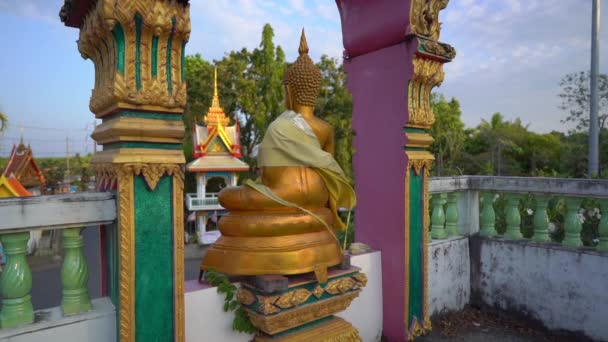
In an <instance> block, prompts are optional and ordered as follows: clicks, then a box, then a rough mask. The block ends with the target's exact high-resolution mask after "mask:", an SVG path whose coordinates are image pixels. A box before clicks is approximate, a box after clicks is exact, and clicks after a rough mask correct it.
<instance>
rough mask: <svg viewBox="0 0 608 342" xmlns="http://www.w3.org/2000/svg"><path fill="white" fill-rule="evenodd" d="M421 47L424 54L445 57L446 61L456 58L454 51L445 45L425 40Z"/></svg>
mask: <svg viewBox="0 0 608 342" xmlns="http://www.w3.org/2000/svg"><path fill="white" fill-rule="evenodd" d="M422 46H423V47H424V49H425V50H426V52H428V53H431V54H434V55H437V56H441V57H445V58H447V59H454V57H456V49H454V48H453V47H452V46H451V45H449V44H446V43H441V42H436V41H433V40H425V41H424V43H422Z"/></svg>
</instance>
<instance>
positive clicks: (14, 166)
mask: <svg viewBox="0 0 608 342" xmlns="http://www.w3.org/2000/svg"><path fill="white" fill-rule="evenodd" d="M2 176H4V177H6V178H11V177H14V178H16V179H17V180H18V181H19V183H21V184H22V185H23V186H24V187H25V188H26V189H27V190H28V191H29V192H31V193H32V195H34V196H38V195H40V194H41V193H42V190H43V189H44V187H45V185H46V180H45V178H44V175H43V174H42V171H40V168H39V167H38V165H37V164H36V161H35V160H34V155H33V153H32V149H31V148H30V146H29V145H28V146H25V144H23V140H21V142H20V143H19V145H13V149H12V151H11V155H10V157H9V158H8V163H7V164H6V168H5V169H4V171H3V172H2Z"/></svg>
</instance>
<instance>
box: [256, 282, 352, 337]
mask: <svg viewBox="0 0 608 342" xmlns="http://www.w3.org/2000/svg"><path fill="white" fill-rule="evenodd" d="M359 292H360V291H351V292H349V293H346V294H343V295H340V296H336V297H333V298H329V299H326V300H322V301H318V302H314V303H311V304H308V305H303V306H300V307H298V308H297V309H293V310H288V311H285V312H281V313H278V314H275V315H270V316H265V315H260V314H259V313H256V312H255V311H252V310H250V309H245V310H246V311H247V313H248V315H249V318H250V319H251V323H252V324H253V325H254V326H255V327H257V328H258V329H260V330H262V331H264V332H265V333H267V334H276V333H280V332H282V331H285V330H289V329H291V328H293V327H297V326H300V325H302V324H306V323H309V322H312V321H315V320H317V319H320V318H323V317H327V316H329V315H333V314H335V313H338V312H340V311H343V310H345V309H346V308H348V306H349V305H350V303H351V302H352V301H353V299H355V298H356V297H357V296H358V295H359ZM275 298H276V297H275ZM258 299H259V298H258ZM258 311H259V310H258Z"/></svg>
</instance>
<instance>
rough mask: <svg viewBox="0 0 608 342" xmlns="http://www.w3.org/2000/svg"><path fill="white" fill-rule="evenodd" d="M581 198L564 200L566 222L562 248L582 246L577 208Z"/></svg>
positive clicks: (580, 225)
mask: <svg viewBox="0 0 608 342" xmlns="http://www.w3.org/2000/svg"><path fill="white" fill-rule="evenodd" d="M582 201H583V200H582V199H581V198H575V197H571V198H566V210H567V213H566V220H565V222H564V226H565V227H564V230H565V231H566V234H565V236H564V240H563V241H562V245H563V246H568V247H580V246H582V245H583V242H582V241H581V230H582V229H583V226H582V224H581V221H579V218H578V208H579V207H580V206H581V202H582Z"/></svg>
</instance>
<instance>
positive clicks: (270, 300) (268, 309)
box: [257, 296, 281, 315]
mask: <svg viewBox="0 0 608 342" xmlns="http://www.w3.org/2000/svg"><path fill="white" fill-rule="evenodd" d="M257 297H258V301H259V302H260V306H259V307H258V311H259V312H260V313H262V314H264V315H269V314H273V313H277V312H279V311H281V309H279V308H277V307H276V306H275V305H274V303H275V302H276V301H277V299H279V296H271V297H266V296H257Z"/></svg>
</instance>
